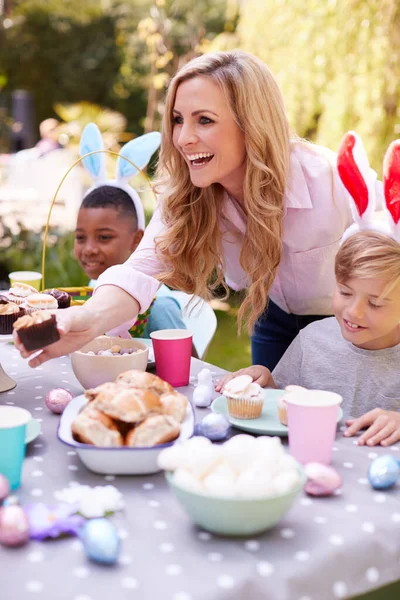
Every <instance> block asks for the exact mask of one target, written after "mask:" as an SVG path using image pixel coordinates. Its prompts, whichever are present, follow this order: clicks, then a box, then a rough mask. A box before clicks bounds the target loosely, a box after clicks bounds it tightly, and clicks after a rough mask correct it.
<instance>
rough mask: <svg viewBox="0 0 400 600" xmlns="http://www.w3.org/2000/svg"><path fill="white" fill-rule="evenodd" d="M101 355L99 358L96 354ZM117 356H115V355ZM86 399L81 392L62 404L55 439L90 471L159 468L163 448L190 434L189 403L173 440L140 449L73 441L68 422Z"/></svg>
mask: <svg viewBox="0 0 400 600" xmlns="http://www.w3.org/2000/svg"><path fill="white" fill-rule="evenodd" d="M100 358H101V357H100ZM116 358H118V357H116ZM87 402H88V400H87V398H86V397H85V396H84V395H81V396H76V397H75V398H73V399H72V400H71V402H70V403H69V404H68V405H67V406H66V408H65V410H64V412H63V413H62V415H61V419H60V424H59V426H58V438H59V439H60V440H61V441H62V442H63V443H64V444H67V446H72V447H73V448H74V449H75V450H76V452H77V454H78V456H79V458H80V459H81V461H82V462H83V464H84V465H85V467H87V468H88V469H89V470H90V471H93V472H94V473H101V474H103V475H146V474H150V473H157V472H158V471H161V469H160V467H159V466H158V464H157V459H158V455H159V454H160V452H161V451H162V450H163V449H164V448H168V446H172V444H176V443H179V442H182V441H183V440H187V439H189V438H190V437H192V435H193V432H194V412H193V408H192V405H191V403H190V402H188V407H187V410H186V416H185V418H184V420H183V422H182V423H181V433H180V435H179V437H178V438H177V439H176V440H174V441H173V442H168V443H166V444H160V445H159V446H146V447H140V448H130V447H127V446H126V447H124V446H122V447H120V448H105V447H102V446H93V445H91V444H82V443H80V442H77V441H76V440H75V439H74V438H73V436H72V431H71V424H72V421H73V420H74V419H75V417H76V415H77V414H78V413H79V412H80V411H81V410H82V409H83V407H84V406H86V404H87Z"/></svg>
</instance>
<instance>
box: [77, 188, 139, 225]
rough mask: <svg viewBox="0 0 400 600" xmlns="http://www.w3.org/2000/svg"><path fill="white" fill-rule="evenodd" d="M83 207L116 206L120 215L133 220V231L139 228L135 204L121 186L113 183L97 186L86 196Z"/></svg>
mask: <svg viewBox="0 0 400 600" xmlns="http://www.w3.org/2000/svg"><path fill="white" fill-rule="evenodd" d="M81 208H114V209H115V210H116V211H117V212H118V213H119V216H120V217H122V218H124V219H131V220H132V230H133V231H136V230H137V228H138V220H137V213H136V208H135V205H134V204H133V202H132V198H131V197H130V196H129V194H127V193H126V192H124V190H122V189H121V188H118V187H114V186H112V185H102V186H99V187H96V188H94V189H93V190H92V191H91V192H89V194H87V195H86V196H85V197H84V199H83V200H82V204H81Z"/></svg>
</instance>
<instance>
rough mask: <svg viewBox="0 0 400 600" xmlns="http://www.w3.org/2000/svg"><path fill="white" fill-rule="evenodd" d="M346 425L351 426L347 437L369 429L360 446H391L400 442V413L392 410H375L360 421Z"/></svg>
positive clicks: (354, 420) (362, 437) (356, 420)
mask: <svg viewBox="0 0 400 600" xmlns="http://www.w3.org/2000/svg"><path fill="white" fill-rule="evenodd" d="M346 425H348V426H349V428H348V429H347V430H346V431H345V432H344V435H345V436H346V437H351V436H353V435H354V434H355V433H357V432H358V431H360V429H365V428H366V427H368V429H367V431H365V432H364V433H363V434H362V435H361V436H360V437H359V439H358V444H359V445H360V446H364V444H366V445H367V446H376V445H377V444H380V445H381V446H390V445H391V444H394V443H396V442H398V441H399V440H400V413H398V412H395V411H392V410H383V409H382V408H374V410H371V411H369V412H367V413H365V415H362V417H359V418H358V419H350V420H349V421H346Z"/></svg>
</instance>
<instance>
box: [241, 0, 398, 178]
mask: <svg viewBox="0 0 400 600" xmlns="http://www.w3.org/2000/svg"><path fill="white" fill-rule="evenodd" d="M238 39H239V43H240V46H241V47H242V48H243V49H246V50H248V51H250V52H253V53H254V54H257V55H258V56H259V57H260V58H262V59H263V60H264V61H265V62H266V63H267V64H268V65H269V66H270V67H271V69H272V71H273V72H274V73H275V74H276V76H277V79H278V82H279V84H280V86H281V89H282V91H283V94H284V97H285V101H286V104H287V108H288V112H289V116H290V120H291V123H292V125H293V127H294V129H295V130H296V132H297V133H299V134H300V135H301V136H304V137H308V138H311V139H313V140H315V141H317V142H319V143H322V144H325V145H327V146H329V147H330V148H332V149H333V150H335V149H337V148H338V145H339V143H340V140H341V138H342V136H343V133H344V132H345V131H346V130H348V129H355V130H356V131H357V132H358V133H359V134H360V135H361V136H362V137H363V141H364V143H365V146H366V149H367V152H368V154H369V157H370V161H371V164H372V165H373V166H374V168H375V169H376V170H377V171H378V172H380V171H381V165H382V159H383V155H384V152H385V150H386V148H387V146H388V144H389V143H390V142H391V141H392V140H393V139H395V138H396V137H398V135H399V133H400V121H399V117H400V4H399V3H398V2H397V1H396V0H329V1H328V0H327V1H325V2H320V1H319V0H307V2H304V0H270V1H269V2H264V0H247V1H246V2H243V3H242V10H241V18H240V24H239V27H238Z"/></svg>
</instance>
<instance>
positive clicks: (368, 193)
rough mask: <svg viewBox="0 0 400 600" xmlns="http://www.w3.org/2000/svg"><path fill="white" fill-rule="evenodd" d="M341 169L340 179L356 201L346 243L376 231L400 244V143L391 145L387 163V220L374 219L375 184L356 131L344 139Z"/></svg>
mask: <svg viewBox="0 0 400 600" xmlns="http://www.w3.org/2000/svg"><path fill="white" fill-rule="evenodd" d="M337 167H338V172H339V175H340V178H341V180H342V181H343V184H344V186H345V188H346V189H347V191H348V192H349V194H350V196H351V197H352V199H353V201H354V202H352V203H351V211H352V214H353V219H354V223H353V224H352V225H350V227H349V228H348V229H346V231H345V232H344V234H343V237H342V242H344V241H345V240H346V239H347V238H348V237H350V236H351V235H352V234H353V233H356V232H357V231H362V230H372V231H377V232H378V233H383V234H384V235H387V236H389V237H391V238H392V239H394V240H396V242H399V243H400V140H395V141H394V142H392V143H391V144H390V146H389V148H388V150H387V152H386V154H385V158H384V161H383V192H384V196H385V213H386V219H385V220H378V219H376V218H374V212H375V186H374V181H372V180H371V171H370V168H369V164H368V158H367V155H366V152H365V150H364V146H363V143H362V141H361V138H360V137H359V136H358V135H357V134H356V133H354V132H353V131H348V132H347V133H346V134H345V136H344V137H343V139H342V142H341V144H340V148H339V151H338V156H337Z"/></svg>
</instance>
